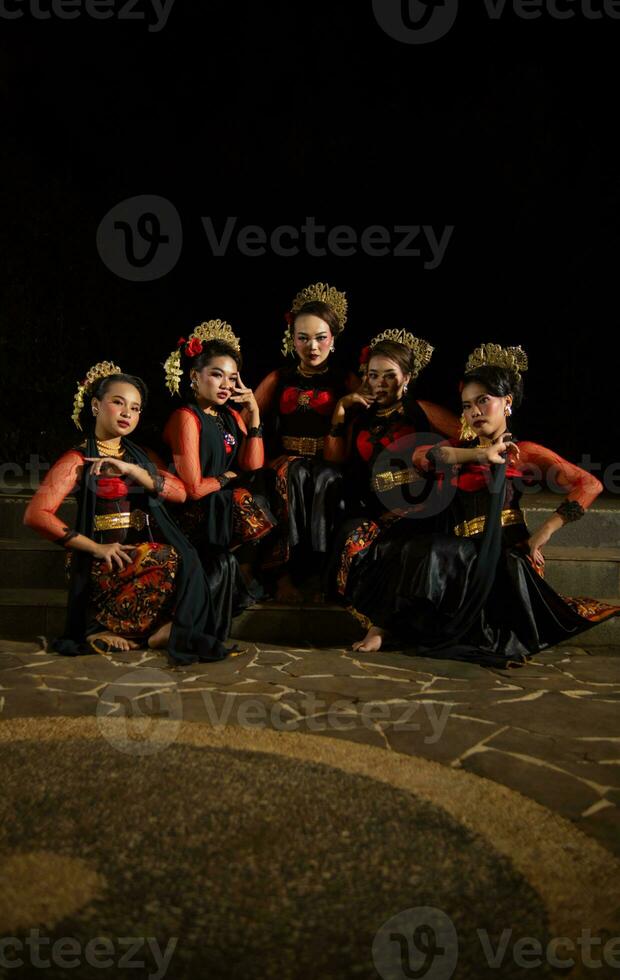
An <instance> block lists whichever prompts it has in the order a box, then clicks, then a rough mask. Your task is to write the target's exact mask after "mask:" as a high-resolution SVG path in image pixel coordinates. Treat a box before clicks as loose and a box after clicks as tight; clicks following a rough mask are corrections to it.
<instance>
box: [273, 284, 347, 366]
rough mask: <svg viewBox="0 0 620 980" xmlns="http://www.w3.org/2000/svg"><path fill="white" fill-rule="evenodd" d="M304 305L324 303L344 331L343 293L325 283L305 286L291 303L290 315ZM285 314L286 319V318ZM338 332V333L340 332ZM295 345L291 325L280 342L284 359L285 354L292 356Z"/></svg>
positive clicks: (345, 317) (344, 305) (344, 303)
mask: <svg viewBox="0 0 620 980" xmlns="http://www.w3.org/2000/svg"><path fill="white" fill-rule="evenodd" d="M306 303H325V304H326V305H327V306H331V308H332V310H333V311H334V313H335V314H336V316H337V318H338V323H339V324H340V331H342V330H344V325H345V323H346V322H347V309H348V303H347V297H346V294H345V293H341V292H340V291H339V290H338V289H336V288H335V286H329V285H328V284H327V283H326V282H315V283H314V285H313V286H306V288H305V289H302V290H301V292H300V293H297V296H296V297H295V299H294V300H293V302H292V305H291V309H290V313H291V314H295V313H299V311H300V310H301V308H302V306H305V304H306ZM288 315H289V314H287V318H288ZM340 331H339V332H340ZM294 352H295V344H294V342H293V331H292V328H291V323H289V325H288V326H287V328H286V330H285V331H284V338H283V340H282V353H283V354H284V356H285V357H286V355H287V354H294Z"/></svg>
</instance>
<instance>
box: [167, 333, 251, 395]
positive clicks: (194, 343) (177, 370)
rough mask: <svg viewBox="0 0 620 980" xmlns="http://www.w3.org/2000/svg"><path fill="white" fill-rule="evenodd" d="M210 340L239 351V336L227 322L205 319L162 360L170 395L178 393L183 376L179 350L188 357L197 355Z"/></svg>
mask: <svg viewBox="0 0 620 980" xmlns="http://www.w3.org/2000/svg"><path fill="white" fill-rule="evenodd" d="M210 340H221V341H222V342H223V343H225V344H228V346H229V347H232V348H233V350H235V351H236V352H237V353H238V354H240V353H241V345H240V343H239V338H238V337H236V336H235V334H234V333H233V328H232V327H231V326H230V324H229V323H226V321H225V320H205V321H204V323H201V324H200V325H199V326H197V327H196V329H195V330H193V331H192V333H191V334H190V335H189V338H188V339H187V340H186V339H185V337H180V338H179V342H178V344H177V348H176V350H173V351H172V352H171V353H170V354H169V356H168V357H167V358H166V360H165V361H164V374H165V375H166V388H167V389H168V391H169V392H170V394H171V395H178V394H179V385H180V384H181V378H182V377H183V368H182V367H181V351H182V350H184V351H185V353H186V354H187V356H188V357H197V356H198V354H200V353H201V352H202V349H203V345H204V344H206V343H208V342H209V341H210Z"/></svg>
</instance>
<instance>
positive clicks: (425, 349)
mask: <svg viewBox="0 0 620 980" xmlns="http://www.w3.org/2000/svg"><path fill="white" fill-rule="evenodd" d="M382 340H390V341H392V343H394V344H402V345H403V347H408V348H409V350H410V351H411V353H412V354H413V369H412V371H411V380H412V381H413V380H415V378H417V377H418V375H419V374H420V373H421V372H422V371H423V370H424V368H425V367H428V365H429V364H430V362H431V358H432V356H433V353H434V351H435V348H434V347H431V345H430V344H429V342H428V341H427V340H422V338H421V337H414V336H413V334H412V333H409V332H408V331H406V330H384V331H383V333H380V334H377V336H376V337H373V338H372V340H371V341H370V344H369V345H368V356H367V358H366V360H365V361H364V362H363V363H362V368H364V369H367V368H368V361H369V360H370V355H371V354H372V350H373V347H376V346H377V344H379V343H381V341H382Z"/></svg>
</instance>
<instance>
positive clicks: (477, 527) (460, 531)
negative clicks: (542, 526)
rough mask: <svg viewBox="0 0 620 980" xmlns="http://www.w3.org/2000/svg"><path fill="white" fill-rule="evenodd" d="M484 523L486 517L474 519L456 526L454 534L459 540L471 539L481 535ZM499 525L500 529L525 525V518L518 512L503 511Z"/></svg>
mask: <svg viewBox="0 0 620 980" xmlns="http://www.w3.org/2000/svg"><path fill="white" fill-rule="evenodd" d="M486 522H487V519H486V517H474V518H472V520H471V521H463V523H462V524H457V525H456V527H455V528H454V533H455V534H456V535H457V536H458V537H459V538H471V537H473V536H474V534H482V532H483V531H484V526H485V524H486ZM501 524H502V527H507V526H508V525H509V524H525V517H524V516H523V513H522V512H521V511H520V510H503V511H502V514H501Z"/></svg>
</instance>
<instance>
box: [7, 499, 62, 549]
mask: <svg viewBox="0 0 620 980" xmlns="http://www.w3.org/2000/svg"><path fill="white" fill-rule="evenodd" d="M33 492H34V491H32V490H28V489H19V488H18V489H16V490H12V491H11V492H10V493H2V494H0V538H13V539H18V540H19V539H24V540H33V539H35V538H37V539H38V535H36V534H35V532H34V531H32V530H31V529H30V528H29V527H24V523H23V522H24V513H25V511H26V507H27V506H28V504H29V502H30V499H31V498H32V494H33ZM76 509H77V505H76V502H75V498H73V497H67V499H66V500H65V501H63V503H62V504H61V506H60V507H59V509H58V511H57V514H58V517H59V518H60V520H61V521H64V522H66V524H67V525H68V526H69V527H73V526H74V525H75V521H76Z"/></svg>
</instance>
